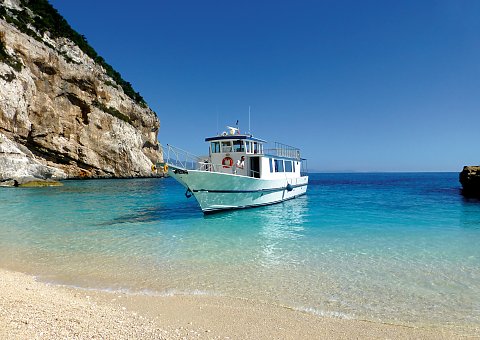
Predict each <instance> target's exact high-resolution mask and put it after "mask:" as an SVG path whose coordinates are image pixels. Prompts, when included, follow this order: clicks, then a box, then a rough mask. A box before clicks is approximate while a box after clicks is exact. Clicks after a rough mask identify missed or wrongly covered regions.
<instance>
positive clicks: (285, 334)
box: [0, 269, 473, 339]
mask: <svg viewBox="0 0 480 340" xmlns="http://www.w3.org/2000/svg"><path fill="white" fill-rule="evenodd" d="M65 338H69V339H72V338H73V339H228V338H229V339H463V338H469V339H471V338H473V337H468V335H466V334H456V333H453V332H452V330H449V329H443V328H418V327H406V326H401V325H392V324H384V323H374V322H368V321H359V320H345V319H337V318H328V317H321V316H317V315H312V314H308V313H304V312H301V311H296V310H293V309H290V308H286V307H283V306H276V305H271V304H266V303H262V302H258V301H250V300H244V299H236V298H228V297H217V296H202V295H199V296H147V295H131V294H123V293H110V292H100V291H90V290H84V289H76V288H71V287H65V286H59V285H53V284H46V283H42V282H37V281H36V280H35V278H34V277H32V276H29V275H25V274H21V273H17V272H11V271H5V270H1V269H0V339H65Z"/></svg>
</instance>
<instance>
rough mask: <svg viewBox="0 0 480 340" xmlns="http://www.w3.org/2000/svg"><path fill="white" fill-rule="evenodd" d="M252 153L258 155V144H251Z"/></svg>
mask: <svg viewBox="0 0 480 340" xmlns="http://www.w3.org/2000/svg"><path fill="white" fill-rule="evenodd" d="M253 153H258V143H257V142H253Z"/></svg>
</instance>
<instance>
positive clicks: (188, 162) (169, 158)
mask: <svg viewBox="0 0 480 340" xmlns="http://www.w3.org/2000/svg"><path fill="white" fill-rule="evenodd" d="M162 148H163V155H164V161H165V162H166V163H168V164H171V165H173V166H176V167H179V168H183V169H186V170H197V169H198V167H199V164H200V163H202V158H201V157H199V156H196V155H194V154H192V153H190V152H188V151H185V150H183V149H180V148H177V147H175V146H173V145H170V144H167V146H166V147H163V146H162ZM165 156H166V157H165Z"/></svg>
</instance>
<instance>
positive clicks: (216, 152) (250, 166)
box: [204, 133, 302, 179]
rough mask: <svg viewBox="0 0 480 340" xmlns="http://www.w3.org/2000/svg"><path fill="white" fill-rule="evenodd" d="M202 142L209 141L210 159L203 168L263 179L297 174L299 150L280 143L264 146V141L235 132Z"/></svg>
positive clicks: (299, 168) (296, 175)
mask: <svg viewBox="0 0 480 340" xmlns="http://www.w3.org/2000/svg"><path fill="white" fill-rule="evenodd" d="M205 141H206V142H208V143H209V162H208V165H206V166H205V169H204V170H207V171H214V172H221V173H227V174H236V175H241V176H248V177H254V178H263V179H280V178H295V177H300V172H301V161H302V160H301V158H300V151H299V149H296V148H293V147H290V146H287V145H283V144H280V143H275V148H274V149H264V146H265V145H266V143H267V142H266V141H265V140H262V139H258V138H254V137H253V136H252V135H244V134H235V133H230V134H227V133H223V134H222V135H220V136H215V137H209V138H205Z"/></svg>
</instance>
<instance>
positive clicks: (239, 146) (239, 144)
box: [233, 140, 245, 152]
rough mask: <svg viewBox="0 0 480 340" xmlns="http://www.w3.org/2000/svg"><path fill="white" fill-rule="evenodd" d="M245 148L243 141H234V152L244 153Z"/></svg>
mask: <svg viewBox="0 0 480 340" xmlns="http://www.w3.org/2000/svg"><path fill="white" fill-rule="evenodd" d="M244 151H245V148H244V147H243V141H241V140H234V141H233V152H244Z"/></svg>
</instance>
